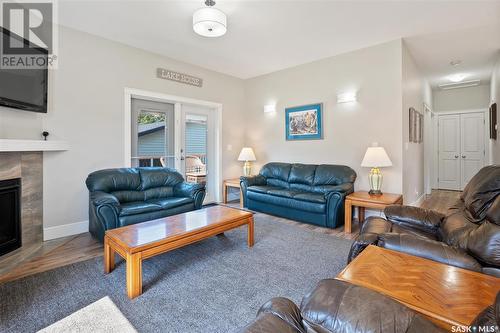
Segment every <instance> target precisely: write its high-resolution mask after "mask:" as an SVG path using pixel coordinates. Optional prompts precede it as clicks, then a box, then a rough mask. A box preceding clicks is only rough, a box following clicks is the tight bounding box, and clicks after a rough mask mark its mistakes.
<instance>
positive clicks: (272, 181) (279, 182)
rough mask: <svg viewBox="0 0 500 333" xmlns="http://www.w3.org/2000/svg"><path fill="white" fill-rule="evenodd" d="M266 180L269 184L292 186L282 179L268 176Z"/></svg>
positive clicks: (282, 186) (284, 186)
mask: <svg viewBox="0 0 500 333" xmlns="http://www.w3.org/2000/svg"><path fill="white" fill-rule="evenodd" d="M266 181H267V185H268V186H274V187H281V188H289V187H290V184H288V182H286V181H284V180H281V179H277V178H267V179H266Z"/></svg>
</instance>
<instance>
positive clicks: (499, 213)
mask: <svg viewBox="0 0 500 333" xmlns="http://www.w3.org/2000/svg"><path fill="white" fill-rule="evenodd" d="M486 218H487V219H488V221H490V222H493V223H495V224H496V225H500V195H498V196H497V197H496V199H495V201H493V203H492V204H491V206H490V208H488V211H487V212H486Z"/></svg>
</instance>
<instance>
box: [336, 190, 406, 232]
mask: <svg viewBox="0 0 500 333" xmlns="http://www.w3.org/2000/svg"><path fill="white" fill-rule="evenodd" d="M402 204H403V196H402V195H401V194H393V193H383V194H379V195H371V194H369V193H368V192H366V191H358V192H354V193H351V194H349V195H348V196H347V197H346V198H345V223H344V232H345V233H346V234H350V233H351V230H352V206H357V207H358V221H359V225H360V227H361V223H363V221H364V220H365V208H371V209H379V210H384V208H385V207H387V206H390V205H402Z"/></svg>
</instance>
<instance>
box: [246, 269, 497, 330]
mask: <svg viewBox="0 0 500 333" xmlns="http://www.w3.org/2000/svg"><path fill="white" fill-rule="evenodd" d="M495 304H496V305H492V306H490V307H488V308H486V309H485V310H484V311H483V312H482V313H481V314H479V315H478V317H477V318H476V320H475V321H474V322H473V324H472V325H473V326H475V325H477V326H483V327H489V328H491V327H496V326H499V325H500V293H499V294H498V295H497V299H496V302H495ZM241 331H242V332H244V333H306V332H317V333H326V332H333V333H337V332H338V333H340V332H342V333H351V332H352V333H357V332H360V333H361V332H363V333H367V332H373V333H391V332H393V333H395V332H406V333H417V332H418V333H420V332H426V333H436V332H448V331H446V330H443V329H441V328H438V327H436V326H435V325H434V324H433V323H432V322H430V321H429V320H427V319H425V318H424V317H422V316H420V315H419V314H417V313H416V312H414V311H413V310H411V309H409V308H407V307H406V306H404V305H403V304H401V303H399V302H396V301H394V300H392V299H391V298H389V297H387V296H384V295H382V294H379V293H377V292H375V291H373V290H370V289H367V288H363V287H359V286H355V285H353V284H349V283H347V282H343V281H339V280H334V279H327V280H322V281H320V282H319V283H318V285H317V286H316V287H315V288H314V290H312V291H311V292H310V293H309V294H308V295H306V296H305V297H304V298H303V299H302V303H301V305H300V309H299V308H298V307H297V306H296V305H295V304H294V303H293V302H292V301H291V300H289V299H287V298H283V297H278V298H273V299H271V300H270V301H268V302H267V303H265V304H264V305H263V306H262V307H261V308H260V310H259V312H258V313H257V318H256V319H255V320H254V321H253V322H251V323H250V324H249V325H247V326H246V327H245V328H243V329H242V330H241ZM497 331H498V330H497ZM497 331H491V330H490V331H489V332H497ZM473 332H475V331H473ZM485 332H486V331H485Z"/></svg>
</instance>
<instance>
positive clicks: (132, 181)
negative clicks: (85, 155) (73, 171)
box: [85, 168, 141, 193]
mask: <svg viewBox="0 0 500 333" xmlns="http://www.w3.org/2000/svg"><path fill="white" fill-rule="evenodd" d="M85 183H86V185H87V188H88V189H89V191H90V192H95V191H102V192H106V193H112V192H116V191H126V190H129V191H137V190H140V188H141V177H140V176H139V171H138V170H137V169H136V168H121V169H104V170H99V171H95V172H92V173H91V174H90V175H89V176H88V177H87V180H86V182H85Z"/></svg>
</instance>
